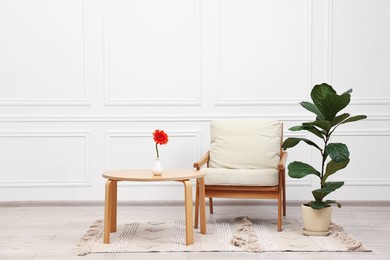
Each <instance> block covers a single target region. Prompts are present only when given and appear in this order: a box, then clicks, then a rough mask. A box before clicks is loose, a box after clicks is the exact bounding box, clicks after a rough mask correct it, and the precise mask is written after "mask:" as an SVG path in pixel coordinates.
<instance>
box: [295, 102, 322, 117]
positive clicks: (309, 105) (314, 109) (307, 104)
mask: <svg viewBox="0 0 390 260" xmlns="http://www.w3.org/2000/svg"><path fill="white" fill-rule="evenodd" d="M299 104H300V105H301V106H302V107H303V108H305V109H306V110H309V111H310V112H312V113H314V114H316V115H317V117H318V118H319V119H324V116H323V115H322V113H321V111H320V110H318V108H317V107H316V106H315V105H314V104H313V103H310V102H308V101H303V102H301V103H299Z"/></svg>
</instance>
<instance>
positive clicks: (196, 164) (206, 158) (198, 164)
mask: <svg viewBox="0 0 390 260" xmlns="http://www.w3.org/2000/svg"><path fill="white" fill-rule="evenodd" d="M209 159H210V151H207V153H206V154H205V155H203V157H202V158H201V159H200V160H199V161H197V162H194V167H195V168H196V170H197V171H199V170H200V167H202V165H204V164H205V163H208V162H209Z"/></svg>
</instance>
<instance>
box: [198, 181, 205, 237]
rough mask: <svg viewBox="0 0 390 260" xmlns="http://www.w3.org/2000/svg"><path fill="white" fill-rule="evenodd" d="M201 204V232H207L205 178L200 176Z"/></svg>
mask: <svg viewBox="0 0 390 260" xmlns="http://www.w3.org/2000/svg"><path fill="white" fill-rule="evenodd" d="M197 180H198V189H199V203H200V204H199V205H200V233H202V234H206V198H205V190H204V178H203V177H202V178H198V179H197Z"/></svg>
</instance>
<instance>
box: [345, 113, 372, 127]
mask: <svg viewBox="0 0 390 260" xmlns="http://www.w3.org/2000/svg"><path fill="white" fill-rule="evenodd" d="M366 118H367V116H366V115H358V116H351V117H350V118H348V119H347V120H344V121H343V122H341V123H340V125H342V124H345V123H350V122H355V121H359V120H363V119H366Z"/></svg>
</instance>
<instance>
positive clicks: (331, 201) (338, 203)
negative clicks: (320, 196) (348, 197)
mask: <svg viewBox="0 0 390 260" xmlns="http://www.w3.org/2000/svg"><path fill="white" fill-rule="evenodd" d="M325 204H327V205H331V204H336V205H337V207H338V208H341V204H340V202H337V201H335V200H326V201H325Z"/></svg>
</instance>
